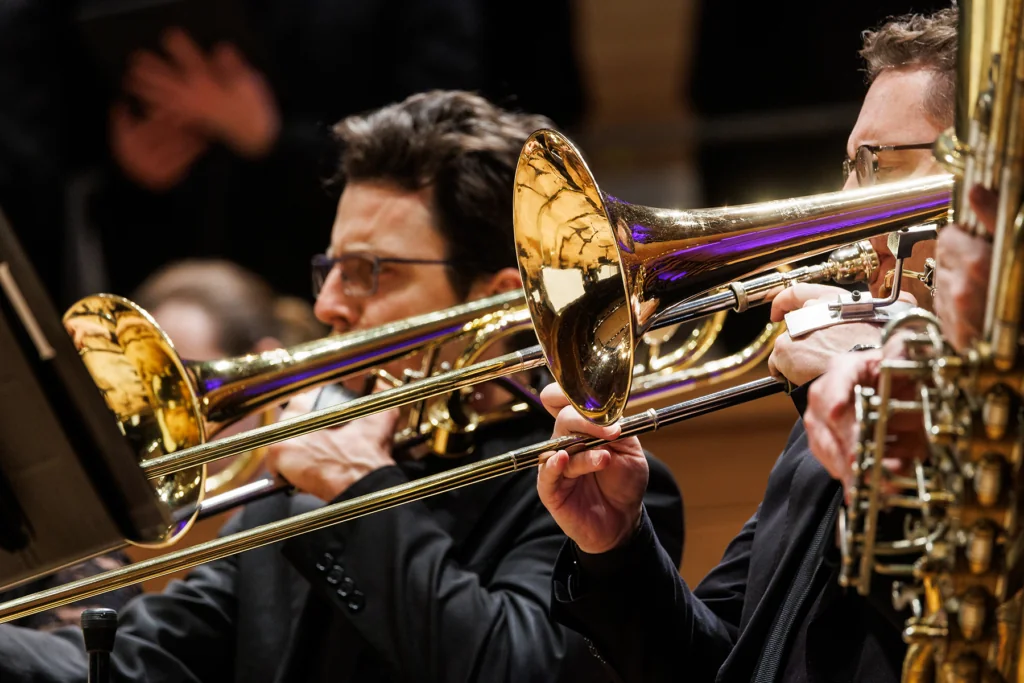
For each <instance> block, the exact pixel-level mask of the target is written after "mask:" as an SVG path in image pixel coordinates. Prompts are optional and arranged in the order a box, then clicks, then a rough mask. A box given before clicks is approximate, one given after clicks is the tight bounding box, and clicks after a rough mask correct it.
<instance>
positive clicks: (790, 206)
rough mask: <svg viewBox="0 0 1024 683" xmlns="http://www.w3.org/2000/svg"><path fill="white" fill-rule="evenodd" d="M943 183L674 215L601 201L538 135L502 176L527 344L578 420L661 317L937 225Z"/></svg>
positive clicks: (561, 147) (560, 141)
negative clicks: (530, 326) (528, 321)
mask: <svg viewBox="0 0 1024 683" xmlns="http://www.w3.org/2000/svg"><path fill="white" fill-rule="evenodd" d="M951 187H952V179H951V178H950V177H949V176H935V177H931V178H924V179H915V180H909V181H903V182H901V183H892V184H886V185H880V186H877V187H871V188H864V189H859V190H853V191H845V192H834V193H827V194H822V195H815V196H812V197H803V198H799V199H790V200H780V201H772V202H765V203H762V204H751V205H745V206H736V207H729V208H725V209H704V210H695V211H676V210H670V209H657V208H651V207H646V206H639V205H635V204H629V203H627V202H624V201H621V200H619V199H617V198H614V197H611V196H608V195H606V194H605V193H603V192H602V191H601V190H600V189H599V187H598V185H597V182H596V181H595V180H594V178H593V175H592V174H591V172H590V169H589V168H588V167H587V164H586V162H585V161H584V159H583V157H582V155H581V154H580V152H579V150H577V149H576V147H575V146H574V145H573V144H572V142H570V141H569V140H568V139H567V138H565V137H564V136H562V135H561V134H559V133H557V132H555V131H550V130H541V131H537V132H536V133H534V134H533V135H532V136H531V137H530V138H529V139H528V140H527V142H526V144H525V145H524V147H523V152H522V154H521V155H520V158H519V164H518V166H517V169H516V178H515V194H514V206H513V220H514V224H515V231H516V242H517V245H518V249H519V268H520V272H521V274H522V277H523V283H524V286H525V289H526V291H527V292H528V293H529V295H528V297H527V304H528V305H529V307H530V313H531V316H532V318H533V321H534V329H535V330H536V332H537V338H538V340H539V341H540V343H541V346H542V347H543V349H544V354H545V358H546V359H547V363H548V365H549V367H550V368H551V371H552V373H553V374H554V376H555V379H556V381H557V382H558V383H559V385H561V387H562V388H563V390H565V392H566V395H567V396H568V398H569V400H570V401H571V402H572V404H573V405H574V406H575V407H576V409H577V410H579V411H580V412H581V413H582V414H583V415H584V416H585V417H586V418H587V419H588V420H591V421H593V422H596V423H599V424H610V423H611V422H614V421H615V420H616V419H618V418H619V417H620V416H621V415H622V411H623V408H624V407H625V404H626V401H627V400H628V397H629V387H630V382H631V380H632V374H631V372H630V369H631V368H632V367H633V366H634V364H635V363H634V351H635V350H636V347H637V344H638V343H639V340H640V339H641V337H642V336H643V335H644V334H646V333H647V332H648V331H650V330H651V329H652V327H653V326H654V325H655V323H656V322H657V321H658V320H659V316H660V315H661V314H663V313H664V312H665V311H666V310H667V309H669V308H671V307H672V306H674V305H676V304H679V303H681V302H684V301H686V300H687V299H690V298H693V297H696V296H698V295H700V294H702V293H703V292H706V291H708V290H711V289H713V288H716V287H719V286H721V284H722V283H723V282H731V281H734V280H738V279H741V278H744V277H749V276H750V275H752V274H754V273H757V272H761V271H764V270H767V269H770V268H772V267H775V266H778V265H780V264H782V263H786V262H788V261H792V260H794V259H796V258H799V257H808V256H813V255H815V254H819V253H822V252H826V251H829V250H830V249H834V248H836V247H838V246H840V245H842V244H846V243H851V242H857V241H860V240H863V239H866V238H869V237H871V236H874V235H876V234H883V233H885V232H891V231H893V230H898V229H900V228H902V227H904V226H908V225H914V224H920V223H926V222H930V221H933V220H940V219H944V218H945V216H946V213H947V211H948V207H949V192H950V189H951Z"/></svg>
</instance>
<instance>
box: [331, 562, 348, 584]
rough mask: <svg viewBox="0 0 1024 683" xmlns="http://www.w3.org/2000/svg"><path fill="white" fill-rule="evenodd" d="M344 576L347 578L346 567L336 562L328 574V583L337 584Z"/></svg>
mask: <svg viewBox="0 0 1024 683" xmlns="http://www.w3.org/2000/svg"><path fill="white" fill-rule="evenodd" d="M343 578H345V568H344V567H342V566H341V565H340V564H336V565H334V566H333V567H331V572H330V573H329V574H328V575H327V583H329V584H331V585H332V586H336V585H338V583H340V582H341V580H342V579H343Z"/></svg>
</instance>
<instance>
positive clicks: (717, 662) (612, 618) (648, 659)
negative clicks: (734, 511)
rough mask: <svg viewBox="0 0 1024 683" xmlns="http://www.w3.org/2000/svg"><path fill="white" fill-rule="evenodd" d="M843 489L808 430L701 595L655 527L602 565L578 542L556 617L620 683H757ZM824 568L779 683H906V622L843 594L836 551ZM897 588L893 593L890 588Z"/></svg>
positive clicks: (798, 431)
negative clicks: (799, 575) (775, 629)
mask: <svg viewBox="0 0 1024 683" xmlns="http://www.w3.org/2000/svg"><path fill="white" fill-rule="evenodd" d="M837 487H838V484H837V483H836V482H835V481H834V480H833V479H832V478H831V477H830V476H829V475H828V473H827V472H826V471H825V470H824V469H823V468H822V467H821V466H820V465H819V464H818V462H817V461H816V460H815V459H814V457H813V456H812V455H811V454H810V451H809V450H808V447H807V437H806V434H805V433H804V430H803V425H802V423H799V422H798V423H797V425H796V426H795V427H794V428H793V430H792V432H791V433H790V437H789V440H788V442H787V444H786V448H785V450H784V451H783V453H782V455H781V457H780V458H779V460H778V461H777V463H776V464H775V467H774V468H773V470H772V472H771V475H770V476H769V479H768V487H767V490H766V492H765V496H764V500H763V501H762V503H761V504H760V506H758V509H757V512H756V513H755V514H754V516H753V517H752V518H751V519H750V520H749V521H748V522H747V523H746V524H745V525H744V526H743V529H742V530H741V531H740V533H739V535H737V536H736V537H735V538H734V539H733V541H732V542H731V543H730V544H729V546H728V548H727V549H726V551H725V555H724V557H723V558H722V562H721V563H720V564H719V565H718V566H717V567H715V569H713V570H712V571H711V572H710V573H709V574H708V575H707V577H705V579H704V580H703V581H702V582H701V583H700V584H699V585H698V586H697V587H696V588H695V589H693V590H692V591H691V589H690V588H689V587H688V586H687V585H686V583H685V582H684V581H683V580H682V578H681V577H680V576H679V573H678V571H676V568H675V566H674V565H673V563H672V562H671V560H670V559H669V558H668V557H667V556H666V554H665V552H664V550H663V549H662V548H660V547H659V544H658V540H657V537H656V536H655V534H654V533H653V531H652V528H651V526H650V520H649V519H647V518H645V519H644V520H643V523H642V525H641V528H640V530H639V531H638V533H637V535H636V536H635V537H634V539H633V540H632V542H631V544H629V545H627V546H625V547H623V548H621V549H618V550H616V551H612V553H606V554H605V555H598V556H583V555H581V554H578V553H577V551H576V550H575V548H574V546H572V545H571V544H569V543H567V544H566V546H565V547H563V549H562V552H561V553H560V555H559V559H558V563H557V566H556V568H555V578H554V583H553V588H554V591H553V592H554V597H553V605H552V611H553V615H554V616H555V618H556V619H557V620H558V621H560V622H561V623H564V624H566V625H568V626H570V627H572V628H573V629H575V630H578V631H580V632H581V633H583V634H584V635H586V636H587V637H588V638H589V639H590V640H591V641H592V642H593V644H594V650H595V653H596V654H597V656H598V657H600V658H601V659H602V660H603V661H604V662H606V664H607V665H608V669H609V671H611V672H612V674H613V675H614V676H615V678H616V680H619V681H630V682H632V681H644V683H656V682H658V681H686V682H687V683H701V682H710V681H722V682H729V683H732V682H734V681H736V682H739V681H750V680H751V677H752V675H753V673H754V671H755V669H756V666H757V663H758V658H759V656H760V654H761V652H762V650H763V649H764V645H765V642H766V640H767V638H768V635H769V632H770V630H771V628H772V623H773V619H774V618H775V615H776V613H777V612H779V610H780V609H781V606H782V604H783V600H784V599H785V596H786V594H787V593H788V591H789V588H790V585H791V582H792V581H793V578H794V576H795V574H796V571H797V568H798V567H799V565H800V561H801V560H802V559H803V557H804V555H805V554H806V553H807V549H808V547H809V545H810V542H811V539H812V537H813V535H814V533H815V531H816V529H817V527H818V525H819V522H820V521H821V518H822V516H823V515H824V514H825V513H826V510H827V508H828V507H829V506H830V505H831V504H832V502H833V500H834V498H835V494H836V490H837ZM828 548H829V552H828V553H827V554H826V555H825V557H823V559H822V563H821V565H820V566H819V569H818V572H817V574H816V577H815V581H814V582H813V584H812V586H813V588H812V591H813V592H812V593H811V596H810V598H809V599H808V600H807V602H806V603H805V609H804V611H803V613H802V614H803V615H806V616H804V617H803V618H800V619H799V620H798V622H797V626H796V627H795V628H794V635H793V640H792V641H791V645H790V647H789V648H788V650H787V655H786V659H785V661H784V662H783V664H782V666H780V669H779V673H780V677H779V679H777V680H781V681H786V682H787V683H789V682H794V683H795V682H796V681H812V682H824V681H851V682H852V681H871V683H890V682H892V683H897V682H898V681H899V680H900V666H901V663H902V657H903V654H904V652H905V650H904V645H903V643H902V641H901V639H900V625H901V624H902V619H905V618H906V615H899V614H896V613H895V612H894V611H893V610H892V609H891V607H889V606H888V605H887V604H886V603H887V602H888V601H887V596H886V595H885V594H886V592H887V591H886V586H885V583H886V582H885V581H879V585H878V586H877V589H878V591H877V595H875V594H873V597H872V598H871V599H870V600H864V599H859V598H858V597H857V596H856V594H855V593H852V592H851V593H850V594H846V593H844V592H843V591H842V590H841V589H840V588H839V585H838V578H837V576H838V575H837V571H838V563H837V559H838V558H837V557H836V552H837V551H836V549H835V547H834V544H829V546H828ZM890 585H891V582H890Z"/></svg>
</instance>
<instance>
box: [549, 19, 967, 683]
mask: <svg viewBox="0 0 1024 683" xmlns="http://www.w3.org/2000/svg"><path fill="white" fill-rule="evenodd" d="M956 21H957V17H956V11H955V10H947V11H943V12H939V13H936V14H933V15H931V16H927V17H921V16H914V17H904V18H901V19H897V20H894V21H892V22H890V23H888V24H886V25H885V26H884V27H882V28H881V29H880V30H879V31H877V32H869V33H867V34H865V47H864V51H863V53H862V54H863V56H864V58H865V60H866V61H867V62H868V64H869V69H870V76H871V79H872V80H871V86H870V88H869V91H868V94H867V96H866V97H865V100H864V104H863V107H862V109H861V114H860V116H859V118H858V121H857V124H856V126H855V128H854V130H853V132H852V133H851V135H850V140H849V143H848V150H847V152H848V155H849V158H848V159H847V164H846V166H847V168H848V171H849V178H848V183H847V186H848V187H852V186H855V185H860V186H863V185H867V184H870V183H872V182H884V181H886V180H892V179H897V178H906V177H909V176H913V175H926V174H931V173H934V172H936V171H937V170H938V167H937V165H936V164H935V163H934V160H933V159H932V157H931V151H930V149H931V144H932V143H933V142H934V140H935V138H936V137H937V136H938V135H939V134H940V133H941V132H942V130H943V129H944V128H945V127H946V126H948V125H949V124H950V123H951V122H952V117H953V103H952V96H951V91H952V89H951V87H950V85H949V84H950V82H951V79H952V76H953V67H952V64H953V60H954V59H955V54H956ZM880 241H881V242H882V244H876V249H878V250H879V253H880V256H883V257H884V256H885V254H886V253H887V252H886V251H884V247H883V246H882V245H884V240H880ZM919 249H920V247H919ZM916 251H917V250H915V252H916ZM924 255H925V254H917V253H915V260H917V259H920V258H922V257H923V256H924ZM888 260H889V264H891V257H889V259H888ZM889 264H887V263H886V262H885V260H883V265H882V272H883V273H884V272H885V271H886V270H888V268H887V267H886V266H887V265H889ZM881 284H882V282H881V277H879V278H878V279H876V281H875V282H873V283H871V289H872V291H873V293H875V294H877V293H878V292H879V290H880V289H881ZM836 291H838V290H836V289H835V288H831V287H816V286H800V285H797V286H796V287H794V288H792V289H789V290H786V291H785V292H784V293H783V294H780V295H779V296H778V297H776V299H775V301H773V307H772V315H773V317H774V318H775V319H781V317H782V314H784V313H785V312H787V311H788V310H793V309H795V308H799V307H801V306H803V305H805V304H806V303H813V302H816V301H817V300H818V299H819V298H821V299H828V298H834V294H835V293H836ZM880 339H881V333H880V330H879V329H878V328H877V327H875V326H872V325H866V324H863V323H850V324H845V325H840V326H836V327H833V328H828V329H824V330H819V331H817V332H815V333H813V334H811V335H809V336H808V337H807V338H803V339H800V340H797V341H792V340H789V341H788V344H787V343H783V345H782V347H781V348H780V347H778V346H777V347H776V352H775V354H773V361H774V362H773V368H774V370H775V372H780V371H781V374H784V375H785V376H786V377H788V378H789V379H794V377H793V376H791V375H796V376H798V377H799V379H798V380H796V381H797V383H799V384H806V383H809V382H810V381H811V380H812V379H814V378H815V377H816V376H818V375H819V374H820V373H821V372H822V371H824V369H825V364H826V363H827V361H828V359H830V358H834V357H837V356H840V355H846V354H847V353H848V351H849V350H850V347H851V346H853V345H854V344H857V343H867V344H877V343H878V342H879V341H880ZM798 349H802V350H799V351H798ZM801 354H802V355H801ZM542 398H543V399H544V403H545V405H546V406H547V408H548V411H549V412H550V413H551V414H552V415H556V416H557V420H556V423H555V430H554V435H555V436H560V435H563V434H567V433H572V432H577V433H586V434H590V435H593V436H595V437H598V438H602V439H614V438H616V437H618V435H619V433H620V432H619V426H618V425H612V426H610V427H603V428H602V427H598V426H596V425H594V424H592V423H590V422H588V421H586V420H584V419H583V418H582V416H580V415H579V414H578V413H577V412H576V411H573V410H564V408H565V407H566V406H567V405H568V401H567V399H566V398H565V396H564V395H563V394H562V392H561V391H560V390H559V389H558V387H557V386H555V385H551V386H549V387H547V388H545V390H544V392H543V394H542ZM647 482H648V466H647V462H646V458H645V457H644V454H643V451H642V449H641V447H640V442H639V440H638V439H637V438H636V437H631V438H627V439H622V440H620V441H616V442H614V443H611V444H609V445H607V446H602V447H601V450H590V451H583V452H580V453H575V454H573V455H571V456H570V455H569V454H567V453H566V452H564V451H562V452H559V453H556V454H553V455H552V456H551V457H550V458H549V459H547V460H546V462H545V463H544V464H543V465H542V466H541V467H540V469H539V472H538V480H537V488H538V491H539V493H540V496H541V500H542V501H543V502H544V504H545V505H546V506H547V508H548V509H549V510H551V513H552V515H553V516H554V517H555V520H556V521H557V522H558V524H559V526H560V527H561V528H562V529H563V530H564V531H565V532H566V534H567V535H568V536H569V537H570V539H571V540H570V541H569V542H567V543H566V545H565V546H564V547H563V549H562V552H561V553H560V555H559V559H558V563H557V565H556V567H555V577H554V583H553V592H554V606H553V611H554V615H555V618H556V619H558V620H559V621H560V622H562V623H564V624H567V625H569V626H571V627H572V628H574V629H576V630H578V631H580V632H581V633H583V634H584V635H586V636H587V637H588V638H589V639H590V640H591V642H592V644H593V646H594V650H595V652H596V654H597V655H598V656H599V657H600V658H601V660H602V661H604V662H606V663H607V666H608V667H609V669H610V670H611V671H613V672H614V674H615V675H616V676H617V677H618V680H620V681H643V682H644V683H652V682H653V683H657V682H658V681H683V680H685V681H692V682H693V683H702V682H710V681H757V682H758V683H761V682H765V683H767V682H772V683H775V682H778V681H784V682H786V683H795V682H797V681H814V680H821V681H825V680H844V681H846V680H849V681H871V682H872V683H896V682H898V681H900V679H901V667H902V662H903V654H904V652H905V648H906V646H905V644H904V643H903V641H902V638H901V630H902V625H903V623H904V622H905V620H906V617H907V616H908V615H907V614H901V613H897V612H896V610H895V609H893V607H892V603H891V600H890V594H889V587H888V586H886V585H885V582H884V581H882V582H879V584H878V585H877V586H876V588H877V590H876V591H875V593H874V594H872V595H871V596H870V597H869V598H868V599H866V600H865V599H861V598H860V597H859V596H857V595H856V594H853V593H844V592H843V591H842V590H841V589H840V587H839V584H838V571H839V557H838V555H839V551H838V548H837V546H836V542H835V539H836V535H835V534H836V528H835V520H836V513H837V510H838V507H839V505H840V504H841V502H842V497H841V495H840V494H841V491H840V487H839V484H838V482H836V481H835V480H833V479H832V478H831V477H830V476H829V473H828V472H827V471H826V470H825V469H824V468H823V467H822V466H821V465H820V464H819V463H818V462H817V461H816V460H815V459H814V456H813V455H812V454H811V452H810V450H809V449H808V445H807V434H806V433H805V432H804V429H803V425H802V423H801V422H798V423H797V425H796V426H795V427H794V429H793V431H792V433H791V434H790V438H789V441H788V443H787V444H786V447H785V449H784V450H783V452H782V455H781V456H780V458H779V460H778V461H777V463H776V465H775V467H774V468H773V470H772V472H771V475H770V477H769V479H768V485H767V490H766V492H765V496H764V499H763V501H762V503H761V505H760V506H759V507H758V510H757V512H756V513H755V514H754V516H753V517H752V518H751V519H750V520H749V521H748V522H747V523H746V524H745V525H744V527H743V529H742V530H741V531H740V533H739V535H738V536H736V538H735V539H734V540H733V541H732V543H731V544H730V545H729V547H728V548H727V549H726V552H725V556H724V557H723V559H722V562H721V563H720V564H719V565H718V566H717V567H716V568H715V569H713V570H712V571H711V572H710V573H709V574H708V576H707V577H705V579H704V580H703V581H702V582H701V583H700V584H699V585H698V586H697V587H696V588H694V589H692V590H691V588H690V587H689V586H687V585H686V584H685V582H684V581H683V580H682V579H681V577H680V576H679V573H678V572H677V571H675V568H674V567H673V566H672V563H671V560H670V559H669V557H668V556H667V555H666V554H665V551H664V549H663V548H662V547H661V545H660V543H659V541H658V540H657V537H656V535H655V533H654V531H653V528H652V526H651V523H650V520H649V519H648V511H647V508H646V503H645V502H644V501H643V492H644V488H645V486H646V485H647Z"/></svg>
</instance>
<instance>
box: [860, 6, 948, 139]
mask: <svg viewBox="0 0 1024 683" xmlns="http://www.w3.org/2000/svg"><path fill="white" fill-rule="evenodd" d="M958 22H959V11H958V9H957V7H956V4H955V3H954V4H953V6H952V7H948V8H946V9H941V10H939V11H937V12H934V13H932V14H906V15H903V16H901V17H896V18H893V19H890V20H889V21H888V22H886V23H885V24H884V25H883V26H882V27H881V28H879V29H878V30H876V31H865V32H864V33H863V34H862V35H863V40H864V47H863V48H862V49H861V51H860V56H861V57H863V58H864V61H865V62H866V63H867V74H868V81H869V82H872V81H874V80H875V78H877V77H878V74H880V73H882V72H883V71H887V70H890V69H901V68H907V67H910V68H922V69H929V70H931V71H933V72H934V74H935V77H936V78H935V87H934V88H932V89H931V90H930V91H929V93H928V97H927V98H926V100H925V109H926V113H927V114H928V115H929V116H931V117H932V118H933V119H935V120H936V121H937V122H939V123H942V124H951V123H952V122H953V116H954V113H955V112H954V108H955V98H956V62H957V54H956V53H957V24H958Z"/></svg>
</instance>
